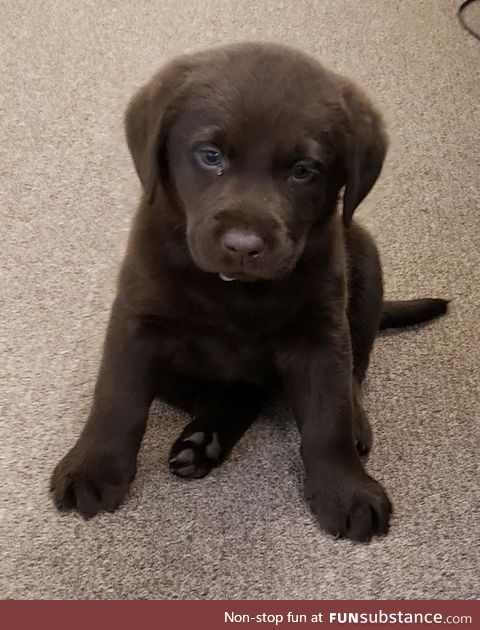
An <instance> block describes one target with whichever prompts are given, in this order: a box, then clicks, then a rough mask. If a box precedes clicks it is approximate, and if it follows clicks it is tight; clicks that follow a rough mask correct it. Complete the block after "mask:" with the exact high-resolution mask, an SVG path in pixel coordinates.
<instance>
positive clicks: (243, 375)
mask: <svg viewBox="0 0 480 630" xmlns="http://www.w3.org/2000/svg"><path fill="white" fill-rule="evenodd" d="M175 341H176V343H175V350H174V352H173V354H172V356H171V366H172V368H173V369H174V370H175V371H177V372H179V373H182V374H186V375H190V376H194V377H197V378H203V379H208V380H244V381H248V382H253V383H263V382H265V381H266V380H269V378H270V375H271V373H272V371H273V360H272V352H271V349H270V344H269V342H268V339H267V338H266V337H265V336H264V335H262V334H259V333H255V332H252V331H246V330H245V331H242V330H239V329H238V328H236V327H235V326H225V325H223V326H221V325H218V324H217V325H211V324H209V323H207V322H199V321H196V322H193V321H184V322H178V321H177V325H176V327H175Z"/></svg>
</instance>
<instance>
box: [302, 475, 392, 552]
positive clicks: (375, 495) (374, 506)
mask: <svg viewBox="0 0 480 630" xmlns="http://www.w3.org/2000/svg"><path fill="white" fill-rule="evenodd" d="M305 494H306V496H307V499H308V500H309V502H310V505H311V508H312V511H313V512H314V514H315V515H316V517H317V519H318V522H319V524H320V526H321V527H322V529H324V530H325V531H326V532H328V533H329V534H331V535H333V536H335V537H336V538H349V539H351V540H356V541H360V542H368V541H370V539H371V538H372V536H375V535H377V536H382V535H385V534H386V533H387V532H388V526H389V520H390V514H391V511H392V508H391V504H390V500H389V499H388V497H387V495H386V493H385V491H384V489H383V488H382V486H381V485H380V484H379V483H377V482H376V481H375V480H374V479H372V478H371V477H369V476H368V475H367V474H366V473H365V472H364V471H363V469H361V468H358V469H354V470H349V469H343V468H341V467H338V466H331V467H330V468H328V469H326V470H325V469H323V470H322V471H318V473H317V474H315V478H307V480H306V482H305Z"/></svg>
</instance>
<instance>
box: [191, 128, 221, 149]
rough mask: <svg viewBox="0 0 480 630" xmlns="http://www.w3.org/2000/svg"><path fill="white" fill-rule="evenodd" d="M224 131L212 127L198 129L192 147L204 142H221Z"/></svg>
mask: <svg viewBox="0 0 480 630" xmlns="http://www.w3.org/2000/svg"><path fill="white" fill-rule="evenodd" d="M221 136H222V131H221V129H220V128H219V127H215V126H213V125H212V126H210V127H203V128H202V129H198V130H197V131H196V132H195V133H194V135H193V137H192V146H195V145H196V144H200V143H202V142H212V143H217V142H219V141H220V140H221Z"/></svg>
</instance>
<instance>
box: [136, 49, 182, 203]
mask: <svg viewBox="0 0 480 630" xmlns="http://www.w3.org/2000/svg"><path fill="white" fill-rule="evenodd" d="M189 70H190V67H189V65H188V64H187V63H186V60H184V59H180V60H174V61H172V62H170V63H169V64H167V65H166V66H165V67H164V68H162V69H161V70H160V72H158V73H157V74H156V75H155V76H154V77H153V78H152V80H151V81H150V82H149V83H147V85H144V86H143V87H142V88H141V89H140V90H139V91H138V92H137V94H135V96H134V97H133V98H132V100H131V101H130V103H129V105H128V107H127V111H126V113H125V132H126V136H127V143H128V148H129V149H130V153H131V154H132V158H133V162H134V164H135V169H136V171H137V174H138V177H139V178H140V181H141V182H142V186H143V190H144V192H145V197H146V199H147V200H148V202H149V203H153V201H154V199H155V192H156V187H157V184H158V183H159V181H160V178H161V175H162V173H161V170H162V165H161V161H162V158H161V154H162V147H163V146H164V143H165V139H166V136H167V130H168V124H169V121H170V119H171V115H172V113H173V108H174V105H175V101H176V99H177V97H178V92H179V88H180V87H181V86H182V85H183V84H184V83H185V80H186V78H187V76H188V73H189Z"/></svg>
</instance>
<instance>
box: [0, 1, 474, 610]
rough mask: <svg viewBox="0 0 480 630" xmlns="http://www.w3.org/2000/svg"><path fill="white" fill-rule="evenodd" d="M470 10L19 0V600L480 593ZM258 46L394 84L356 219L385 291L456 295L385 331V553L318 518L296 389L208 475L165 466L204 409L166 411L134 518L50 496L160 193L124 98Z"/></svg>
mask: <svg viewBox="0 0 480 630" xmlns="http://www.w3.org/2000/svg"><path fill="white" fill-rule="evenodd" d="M458 4H459V0H458V1H456V0H444V1H442V2H440V1H439V0H423V1H419V0H404V1H403V2H385V1H384V0H370V1H369V2H366V1H365V2H358V1H357V2H355V1H354V0H350V1H347V0H336V1H335V2H327V1H326V0H317V1H314V0H312V1H308V0H297V1H296V2H279V1H276V0H266V1H265V2H257V1H255V0H248V1H247V0H245V1H242V2H240V1H238V2H234V1H228V0H223V1H222V2H218V1H217V0H202V1H201V2H200V1H197V0H183V1H182V0H164V1H159V0H158V1H156V2H153V1H152V2H147V1H145V0H142V1H139V2H138V1H135V2H134V1H129V0H119V1H118V2H107V1H103V2H99V1H97V0H95V1H94V0H85V1H84V2H76V3H75V2H74V3H72V2H67V1H63V0H56V1H53V0H52V1H48V0H44V1H38V2H35V3H34V2H30V1H27V0H4V1H3V2H1V13H2V20H1V25H0V29H1V32H0V42H1V43H0V57H1V59H2V74H1V93H0V126H1V131H0V202H1V211H2V219H1V238H2V243H1V246H0V271H1V277H2V280H1V285H2V290H1V295H0V300H1V303H2V319H1V324H0V326H1V329H0V341H1V346H2V348H1V353H2V354H1V357H2V360H1V363H2V366H1V372H2V378H1V382H0V406H1V409H2V411H1V418H0V421H1V449H0V472H1V483H0V509H1V513H0V516H1V519H0V545H1V559H0V596H1V597H4V598H62V599H63V598H358V599H362V598H474V597H478V595H479V591H480V569H479V551H478V550H479V545H478V542H479V534H480V531H479V508H480V492H479V479H480V477H479V469H478V463H479V456H478V453H479V430H478V426H479V415H480V391H479V374H480V359H479V355H480V352H479V343H478V339H479V329H480V325H479V308H480V295H479V291H478V287H479V286H480V270H479V269H480V266H479V252H480V142H479V140H480V110H479V102H480V43H479V42H478V41H476V40H475V39H473V38H472V37H470V36H468V35H467V34H466V33H465V31H463V30H462V29H461V28H460V26H459V24H458V23H457V21H456V18H455V8H456V6H457V5H458ZM475 11H476V9H474V8H473V7H472V9H471V14H472V16H473V18H475V17H476V16H474V13H475ZM477 14H478V12H477ZM473 18H472V19H473ZM477 23H480V21H479V20H478V19H477ZM241 39H265V40H278V41H283V42H287V43H290V44H293V45H296V46H299V47H301V48H304V49H306V50H308V51H310V52H312V53H314V54H315V55H317V56H318V57H319V58H320V59H322V60H324V62H325V63H326V64H328V65H330V66H331V67H333V68H336V69H337V70H339V71H341V72H344V73H346V74H348V75H350V76H352V77H354V78H356V79H357V80H358V82H359V83H360V84H362V85H363V86H364V87H365V88H366V89H367V90H368V92H369V93H370V94H371V95H372V96H373V97H374V100H375V101H376V102H377V103H378V105H379V106H380V107H381V108H382V110H383V111H384V113H385V116H386V119H387V121H388V124H389V129H390V133H391V138H392V142H391V149H390V153H389V158H388V161H387V164H386V166H385V170H384V173H383V176H382V178H381V181H380V182H379V183H378V185H377V186H376V188H375V190H374V192H373V193H372V194H371V195H370V197H369V198H368V200H367V201H366V202H365V203H364V204H362V206H361V209H360V211H359V213H358V216H359V219H360V221H361V222H362V223H364V224H365V225H366V226H368V227H369V228H370V229H371V231H372V232H373V234H374V235H375V237H376V238H377V240H378V243H379V246H380V248H381V252H382V256H383V263H384V267H385V275H386V286H387V291H388V293H389V294H390V295H391V296H396V297H400V296H401V297H414V296H421V295H426V294H431V295H438V296H446V297H450V298H452V299H453V303H452V306H451V312H450V314H449V315H448V317H447V318H445V319H442V320H439V321H436V322H434V323H431V324H430V325H428V326H426V327H424V328H422V329H418V330H410V331H402V332H399V333H395V334H391V335H388V336H383V337H382V338H381V339H379V341H378V343H377V346H376V349H375V352H374V357H373V360H372V365H371V370H370V376H369V379H368V383H367V395H366V399H367V405H368V410H369V413H370V415H371V418H372V423H373V425H374V428H375V436H376V442H375V447H374V452H373V455H372V457H371V460H370V463H369V469H370V470H371V471H372V473H374V474H375V475H376V476H377V477H378V478H379V479H381V480H382V481H383V483H384V484H385V486H386V487H387V488H388V490H389V492H390V495H391V497H392V499H393V502H394V505H395V515H394V519H393V523H392V530H391V533H390V535H389V536H388V538H387V539H385V540H376V541H375V542H373V543H372V544H371V545H369V546H361V545H354V544H351V543H349V542H342V541H337V542H335V541H333V540H331V539H329V538H328V537H327V536H325V535H323V534H322V533H321V532H320V531H319V530H318V529H317V527H316V525H315V522H314V520H313V518H312V516H311V515H310V513H309V512H308V509H307V507H306V505H305V502H304V500H303V498H302V468H301V463H300V459H299V455H298V452H297V442H298V440H297V435H296V430H295V427H294V424H293V421H292V420H291V418H290V414H289V413H288V411H287V410H286V409H285V408H284V407H283V406H282V405H281V404H278V406H276V407H273V408H270V409H269V410H268V411H267V412H266V413H265V415H264V417H263V418H262V419H261V420H260V421H259V422H258V423H257V424H256V425H255V426H254V427H253V428H252V429H251V430H250V431H249V432H248V434H247V435H246V436H245V438H244V439H243V440H242V442H241V443H240V444H239V445H238V447H237V448H236V450H235V452H234V454H233V456H232V457H231V458H230V459H229V461H228V462H227V463H226V464H225V465H224V466H223V467H222V468H220V469H218V470H216V471H215V472H214V473H213V474H211V475H210V476H209V477H208V478H207V479H204V480H200V481H196V482H192V483H182V482H181V481H179V480H177V479H175V478H172V477H171V475H170V474H169V473H168V470H167V465H166V460H167V455H168V449H169V445H170V443H171V442H172V440H173V439H174V438H175V437H176V435H177V434H178V432H179V431H180V429H181V427H182V424H184V423H186V418H185V417H183V416H182V415H181V414H180V413H179V412H176V411H174V410H172V409H170V408H168V407H166V406H163V405H158V406H156V407H155V408H154V409H153V410H152V413H151V422H150V425H149V429H148V432H147V436H146V439H145V443H144V446H143V449H142V452H141V457H140V465H139V474H138V478H137V480H136V482H135V484H134V486H133V489H132V492H131V496H130V498H129V500H128V502H127V503H126V505H125V506H124V507H123V509H122V510H121V511H119V512H118V513H117V514H114V515H105V516H102V517H100V518H96V519H94V520H92V521H90V522H83V521H82V520H81V519H79V518H78V517H76V516H75V515H68V516H63V517H62V516H60V515H59V514H57V512H56V511H55V510H54V509H53V507H52V505H51V503H50V499H49V496H48V492H47V485H48V478H49V475H50V472H51V469H52V467H53V465H54V464H55V463H56V461H57V460H58V459H59V457H60V456H61V455H63V454H64V452H65V450H66V449H67V448H69V447H70V446H71V445H72V444H73V442H74V440H75V438H76V436H77V435H78V433H79V431H80V428H81V426H82V424H83V422H84V419H85V416H86V414H87V412H88V408H89V402H90V399H91V394H92V389H93V385H94V379H95V374H96V369H97V366H98V361H99V352H100V349H101V343H102V338H103V334H104V328H105V323H106V319H107V316H108V310H109V306H110V303H111V300H112V297H113V292H114V279H115V274H116V270H117V267H118V263H119V261H120V259H121V256H122V253H123V250H124V247H125V241H126V237H127V232H128V227H129V223H130V220H131V216H132V213H133V210H134V208H135V203H136V198H137V194H138V191H139V185H138V182H137V179H136V176H135V173H134V169H133V166H132V163H131V161H130V158H129V155H128V153H127V149H126V145H125V142H124V138H123V130H122V115H123V111H124V108H125V105H126V103H127V100H128V99H129V97H130V95H131V94H132V93H133V91H134V90H135V89H136V88H137V87H138V86H139V85H140V84H141V83H142V82H143V81H144V80H146V79H147V78H148V77H149V76H150V75H151V73H152V72H153V71H154V70H155V69H156V68H157V67H158V66H159V64H160V63H161V62H162V61H164V60H165V59H167V58H168V57H170V56H172V55H174V54H176V53H180V52H183V51H185V50H186V49H192V48H198V47H204V46H207V45H210V44H217V43H221V42H226V41H232V40H241ZM232 71H234V69H232Z"/></svg>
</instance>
